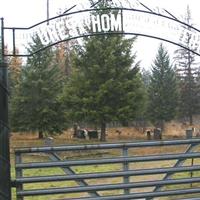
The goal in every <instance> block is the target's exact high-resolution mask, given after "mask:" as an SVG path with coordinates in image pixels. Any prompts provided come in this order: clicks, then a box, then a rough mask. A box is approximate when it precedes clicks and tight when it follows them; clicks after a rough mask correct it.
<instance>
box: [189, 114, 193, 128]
mask: <svg viewBox="0 0 200 200" xmlns="http://www.w3.org/2000/svg"><path fill="white" fill-rule="evenodd" d="M189 123H190V126H192V125H193V116H192V114H190V115H189Z"/></svg>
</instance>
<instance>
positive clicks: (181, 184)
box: [15, 138, 200, 200]
mask: <svg viewBox="0 0 200 200" xmlns="http://www.w3.org/2000/svg"><path fill="white" fill-rule="evenodd" d="M199 144H200V139H198V138H197V139H189V140H175V141H148V142H133V143H117V144H116V143H115V144H113V143H106V144H86V145H67V146H55V147H54V146H46V147H37V148H23V149H16V150H15V159H16V165H15V168H16V180H15V183H16V186H17V190H16V195H17V200H23V199H24V198H25V197H26V199H29V197H31V199H34V197H35V199H37V198H38V197H39V196H40V198H41V199H42V197H43V198H44V199H49V200H50V199H54V200H55V199H60V200H61V199H62V200H64V199H65V200H69V199H70V200H81V199H88V200H119V199H148V200H150V199H184V198H185V199H188V200H189V199H190V200H192V199H193V200H195V199H200V147H199Z"/></svg>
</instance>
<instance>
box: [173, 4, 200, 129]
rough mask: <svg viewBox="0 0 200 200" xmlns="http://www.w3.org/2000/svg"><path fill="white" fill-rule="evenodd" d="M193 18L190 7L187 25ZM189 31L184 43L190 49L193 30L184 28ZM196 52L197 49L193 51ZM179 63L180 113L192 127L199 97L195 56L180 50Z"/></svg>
mask: <svg viewBox="0 0 200 200" xmlns="http://www.w3.org/2000/svg"><path fill="white" fill-rule="evenodd" d="M191 21H192V18H191V12H190V9H189V6H188V7H187V12H186V15H185V23H186V24H188V25H192V22H191ZM184 28H185V30H186V31H188V34H187V35H184V38H183V40H184V42H185V44H186V47H187V48H188V49H191V47H192V35H191V34H189V32H190V30H191V28H190V27H188V26H184ZM192 50H195V49H192ZM175 54H176V57H175V58H176V61H177V75H178V78H179V83H180V84H179V87H180V103H179V113H180V115H181V116H182V117H187V118H188V119H189V123H190V125H192V123H193V115H194V114H196V111H197V110H198V109H197V102H198V95H197V93H198V92H197V90H198V87H197V85H196V71H197V69H198V68H197V67H196V64H197V63H196V61H195V59H196V58H195V55H194V54H193V53H192V52H190V51H189V50H187V49H184V48H180V49H177V50H176V51H175Z"/></svg>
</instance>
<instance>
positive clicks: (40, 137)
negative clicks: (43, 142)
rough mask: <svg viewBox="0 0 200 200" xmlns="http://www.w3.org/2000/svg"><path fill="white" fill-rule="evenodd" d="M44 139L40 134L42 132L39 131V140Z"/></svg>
mask: <svg viewBox="0 0 200 200" xmlns="http://www.w3.org/2000/svg"><path fill="white" fill-rule="evenodd" d="M43 138H44V135H43V133H42V131H39V139H43Z"/></svg>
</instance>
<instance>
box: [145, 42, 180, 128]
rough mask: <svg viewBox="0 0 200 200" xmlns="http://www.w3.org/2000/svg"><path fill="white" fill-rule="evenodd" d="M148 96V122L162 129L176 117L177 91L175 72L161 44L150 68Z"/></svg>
mask: <svg viewBox="0 0 200 200" xmlns="http://www.w3.org/2000/svg"><path fill="white" fill-rule="evenodd" d="M148 94H149V95H148V96H149V106H148V115H149V117H150V120H151V121H152V122H153V123H154V124H155V125H159V126H160V127H161V128H163V125H164V122H165V121H170V120H172V119H173V118H174V117H175V116H176V111H177V103H178V90H177V80H176V74H175V71H174V69H173V67H172V66H171V64H170V58H169V55H168V52H167V50H166V49H165V48H164V46H163V45H162V44H160V46H159V49H158V53H157V56H156V59H155V60H154V63H153V66H152V74H151V79H150V84H149V91H148Z"/></svg>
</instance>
